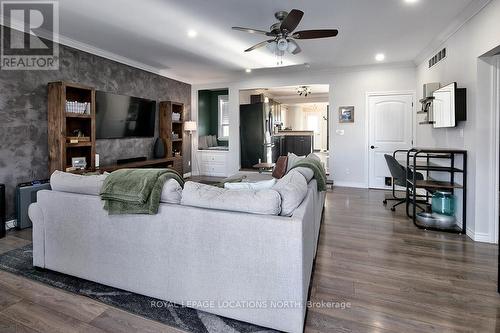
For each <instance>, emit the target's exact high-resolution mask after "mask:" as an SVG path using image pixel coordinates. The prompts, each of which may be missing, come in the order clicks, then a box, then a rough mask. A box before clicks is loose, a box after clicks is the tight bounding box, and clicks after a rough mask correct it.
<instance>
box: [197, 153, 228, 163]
mask: <svg viewBox="0 0 500 333" xmlns="http://www.w3.org/2000/svg"><path fill="white" fill-rule="evenodd" d="M201 161H202V162H208V163H210V162H216V163H226V156H225V155H222V154H205V153H204V154H201Z"/></svg>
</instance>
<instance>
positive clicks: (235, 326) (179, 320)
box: [0, 244, 277, 333]
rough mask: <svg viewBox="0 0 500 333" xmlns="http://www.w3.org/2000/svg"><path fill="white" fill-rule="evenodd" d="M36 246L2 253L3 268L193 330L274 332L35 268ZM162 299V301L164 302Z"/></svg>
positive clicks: (0, 265)
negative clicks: (160, 303)
mask: <svg viewBox="0 0 500 333" xmlns="http://www.w3.org/2000/svg"><path fill="white" fill-rule="evenodd" d="M32 263H33V247H32V245H31V244H30V245H26V246H25V247H22V248H19V249H16V250H12V251H10V252H7V253H4V254H1V255H0V269H2V270H5V271H7V272H11V273H14V274H16V275H20V276H23V277H25V278H28V279H30V280H34V281H38V282H41V283H44V284H47V285H49V286H52V287H56V288H59V289H63V290H66V291H69V292H72V293H75V294H78V295H83V296H87V297H89V298H92V299H94V300H97V301H100V302H102V303H105V304H108V305H111V306H114V307H117V308H120V309H122V310H125V311H128V312H131V313H133V314H136V315H139V316H142V317H145V318H148V319H152V320H155V321H158V322H160V323H163V324H166V325H169V326H172V327H175V328H179V329H181V330H184V331H187V332H193V333H264V332H266V333H271V332H277V331H274V330H269V329H265V328H262V327H259V326H255V325H252V324H248V323H244V322H241V321H237V320H233V319H229V318H224V317H221V316H217V315H213V314H210V313H207V312H204V311H199V310H195V309H191V308H187V307H181V306H179V305H176V304H173V303H164V302H162V306H164V305H166V306H165V307H162V308H155V307H152V306H151V304H152V303H151V302H155V301H160V300H158V299H155V298H152V297H147V296H143V295H139V294H134V293H131V292H128V291H124V290H120V289H116V288H112V287H108V286H105V285H102V284H99V283H95V282H91V281H88V280H84V279H80V278H76V277H73V276H69V275H66V274H62V273H57V272H53V271H50V270H45V271H41V270H36V269H34V268H33V265H32ZM160 302H161V301H160Z"/></svg>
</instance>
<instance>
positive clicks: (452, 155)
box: [406, 148, 467, 234]
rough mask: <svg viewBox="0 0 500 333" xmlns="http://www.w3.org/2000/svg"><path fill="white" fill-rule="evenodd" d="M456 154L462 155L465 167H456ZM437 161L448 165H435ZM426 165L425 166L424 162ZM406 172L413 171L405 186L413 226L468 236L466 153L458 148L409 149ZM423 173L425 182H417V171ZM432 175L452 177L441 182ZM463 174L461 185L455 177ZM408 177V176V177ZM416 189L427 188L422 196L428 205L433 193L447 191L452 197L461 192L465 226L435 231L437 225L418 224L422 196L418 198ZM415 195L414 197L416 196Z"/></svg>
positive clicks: (407, 211)
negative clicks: (418, 208) (432, 173)
mask: <svg viewBox="0 0 500 333" xmlns="http://www.w3.org/2000/svg"><path fill="white" fill-rule="evenodd" d="M457 155H461V156H462V163H461V164H462V165H461V166H459V167H457V165H456V164H457ZM434 160H449V163H448V164H449V166H445V165H441V164H436V163H433V161H434ZM422 162H424V163H422ZM406 164H407V170H411V171H413V178H412V179H408V180H407V182H408V184H407V187H406V199H407V201H406V213H407V215H408V217H410V218H412V219H413V223H414V224H415V226H417V227H418V228H420V229H426V230H435V231H443V232H450V233H458V234H465V232H466V228H467V151H466V150H457V149H432V148H431V149H426V148H413V149H410V150H409V151H408V153H407V157H406ZM417 171H424V172H425V173H426V176H427V177H426V179H425V180H417V179H416V172H417ZM431 172H440V173H447V174H449V180H448V181H440V180H439V181H438V180H434V179H432V178H431V177H430V173H431ZM457 173H458V174H462V183H461V184H459V183H457V182H456V174H457ZM407 178H408V177H407ZM410 189H411V191H410ZM417 189H424V190H425V191H426V194H425V195H424V196H423V197H425V198H426V201H427V202H428V201H429V199H430V194H432V193H433V192H435V191H438V190H446V191H449V192H451V193H453V194H455V191H457V190H461V191H462V194H463V195H462V227H459V226H458V225H455V227H454V228H436V227H434V226H426V225H423V224H421V223H420V222H419V221H417V211H416V210H417V203H419V201H418V198H419V197H422V195H417ZM413 193H414V194H415V195H413ZM410 203H411V204H412V214H410V212H409V206H410Z"/></svg>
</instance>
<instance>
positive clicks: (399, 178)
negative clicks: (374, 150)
mask: <svg viewBox="0 0 500 333" xmlns="http://www.w3.org/2000/svg"><path fill="white" fill-rule="evenodd" d="M384 157H385V161H386V162H387V166H388V167H389V171H390V172H391V176H392V198H389V199H385V200H384V205H387V203H388V202H389V201H396V203H395V204H394V205H393V206H392V207H391V211H393V212H395V211H396V207H397V206H399V205H402V204H404V203H406V197H405V198H398V197H397V196H396V185H397V186H401V187H404V188H406V186H407V183H406V177H407V176H406V175H407V173H406V171H407V170H406V168H405V167H404V166H402V165H401V164H399V162H398V161H397V160H396V158H394V156H392V155H384ZM408 179H413V172H412V171H411V170H408ZM415 179H416V180H424V175H423V174H421V173H419V172H417V173H416V174H415Z"/></svg>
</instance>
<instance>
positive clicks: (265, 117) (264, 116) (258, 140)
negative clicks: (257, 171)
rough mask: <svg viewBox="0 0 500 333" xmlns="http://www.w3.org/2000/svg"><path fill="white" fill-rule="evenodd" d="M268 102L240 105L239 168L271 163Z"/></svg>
mask: <svg viewBox="0 0 500 333" xmlns="http://www.w3.org/2000/svg"><path fill="white" fill-rule="evenodd" d="M270 111H271V110H270V107H269V103H254V104H245V105H240V148H241V168H242V169H251V168H252V167H253V166H254V165H255V164H257V163H259V161H260V162H262V163H271V162H272V149H273V138H272V133H273V115H272V113H271V112H270Z"/></svg>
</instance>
